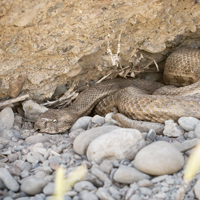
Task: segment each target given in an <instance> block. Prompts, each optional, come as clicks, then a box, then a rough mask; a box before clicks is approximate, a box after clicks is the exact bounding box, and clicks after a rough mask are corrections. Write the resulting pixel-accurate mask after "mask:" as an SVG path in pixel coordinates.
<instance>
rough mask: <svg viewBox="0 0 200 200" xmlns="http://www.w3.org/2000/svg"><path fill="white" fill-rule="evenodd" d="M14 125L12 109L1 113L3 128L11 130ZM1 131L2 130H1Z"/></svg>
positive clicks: (0, 122)
mask: <svg viewBox="0 0 200 200" xmlns="http://www.w3.org/2000/svg"><path fill="white" fill-rule="evenodd" d="M13 124H14V113H13V110H12V109H11V108H10V107H6V108H4V109H3V110H2V111H1V112H0V125H1V127H2V126H3V127H4V128H6V129H11V128H12V127H13ZM0 130H2V129H1V128H0Z"/></svg>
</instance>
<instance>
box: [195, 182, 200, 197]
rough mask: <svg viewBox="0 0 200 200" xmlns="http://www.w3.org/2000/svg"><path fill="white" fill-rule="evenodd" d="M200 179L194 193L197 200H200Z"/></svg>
mask: <svg viewBox="0 0 200 200" xmlns="http://www.w3.org/2000/svg"><path fill="white" fill-rule="evenodd" d="M199 188H200V179H198V181H197V182H196V184H195V186H194V193H195V196H196V198H197V199H200V189H199Z"/></svg>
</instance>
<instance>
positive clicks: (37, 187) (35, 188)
mask: <svg viewBox="0 0 200 200" xmlns="http://www.w3.org/2000/svg"><path fill="white" fill-rule="evenodd" d="M45 185H46V182H45V180H44V179H43V178H39V177H34V176H30V177H28V178H26V179H25V180H24V181H22V184H21V191H22V192H24V193H26V194H27V195H36V194H39V193H41V192H42V190H43V188H44V187H45Z"/></svg>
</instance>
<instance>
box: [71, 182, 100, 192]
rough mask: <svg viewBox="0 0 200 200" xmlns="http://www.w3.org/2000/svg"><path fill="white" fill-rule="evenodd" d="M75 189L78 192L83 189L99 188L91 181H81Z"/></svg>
mask: <svg viewBox="0 0 200 200" xmlns="http://www.w3.org/2000/svg"><path fill="white" fill-rule="evenodd" d="M74 189H75V191H76V192H81V191H83V190H89V191H92V190H96V189H97V188H96V187H95V186H94V185H93V184H92V183H90V182H89V181H80V182H77V183H76V184H75V185H74Z"/></svg>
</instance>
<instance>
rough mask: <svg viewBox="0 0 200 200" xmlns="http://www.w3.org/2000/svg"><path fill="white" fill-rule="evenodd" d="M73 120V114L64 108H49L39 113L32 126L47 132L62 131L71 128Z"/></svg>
mask: <svg viewBox="0 0 200 200" xmlns="http://www.w3.org/2000/svg"><path fill="white" fill-rule="evenodd" d="M75 121H76V117H75V115H73V114H72V113H71V112H68V111H67V110H65V109H62V110H59V109H50V110H47V111H46V112H44V113H41V114H40V116H39V118H38V119H37V120H36V122H35V126H34V128H35V130H39V131H40V132H44V133H49V134H56V133H63V132H65V131H66V130H68V129H69V128H71V126H72V124H73V123H74V122H75Z"/></svg>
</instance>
